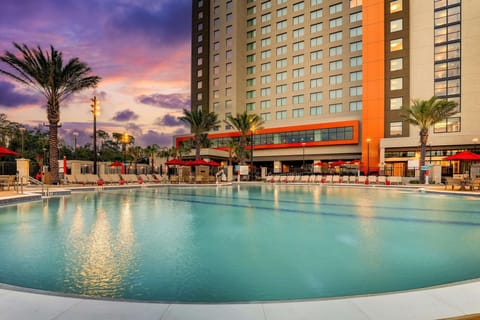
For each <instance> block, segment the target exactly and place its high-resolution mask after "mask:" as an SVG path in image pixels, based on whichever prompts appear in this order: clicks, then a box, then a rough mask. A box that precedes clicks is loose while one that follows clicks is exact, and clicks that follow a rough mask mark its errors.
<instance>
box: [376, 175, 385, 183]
mask: <svg viewBox="0 0 480 320" xmlns="http://www.w3.org/2000/svg"><path fill="white" fill-rule="evenodd" d="M377 183H378V184H387V177H385V176H378V177H377Z"/></svg>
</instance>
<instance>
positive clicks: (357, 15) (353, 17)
mask: <svg viewBox="0 0 480 320" xmlns="http://www.w3.org/2000/svg"><path fill="white" fill-rule="evenodd" d="M359 21H362V11H360V12H354V13H351V14H350V23H355V22H359Z"/></svg>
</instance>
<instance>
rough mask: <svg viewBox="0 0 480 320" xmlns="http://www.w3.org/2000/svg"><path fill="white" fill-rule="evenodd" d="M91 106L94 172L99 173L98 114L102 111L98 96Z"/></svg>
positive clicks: (94, 98)
mask: <svg viewBox="0 0 480 320" xmlns="http://www.w3.org/2000/svg"><path fill="white" fill-rule="evenodd" d="M90 106H91V107H92V114H93V174H97V115H98V114H99V112H100V106H99V105H98V100H97V97H95V96H94V97H93V99H92V104H91V105H90Z"/></svg>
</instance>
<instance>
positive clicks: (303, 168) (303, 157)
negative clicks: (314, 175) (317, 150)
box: [302, 142, 305, 172]
mask: <svg viewBox="0 0 480 320" xmlns="http://www.w3.org/2000/svg"><path fill="white" fill-rule="evenodd" d="M302 172H305V142H302Z"/></svg>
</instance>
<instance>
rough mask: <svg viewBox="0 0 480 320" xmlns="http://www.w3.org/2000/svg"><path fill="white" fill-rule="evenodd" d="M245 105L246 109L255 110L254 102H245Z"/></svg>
mask: <svg viewBox="0 0 480 320" xmlns="http://www.w3.org/2000/svg"><path fill="white" fill-rule="evenodd" d="M246 107H247V111H253V110H255V102H249V103H247V105H246Z"/></svg>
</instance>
